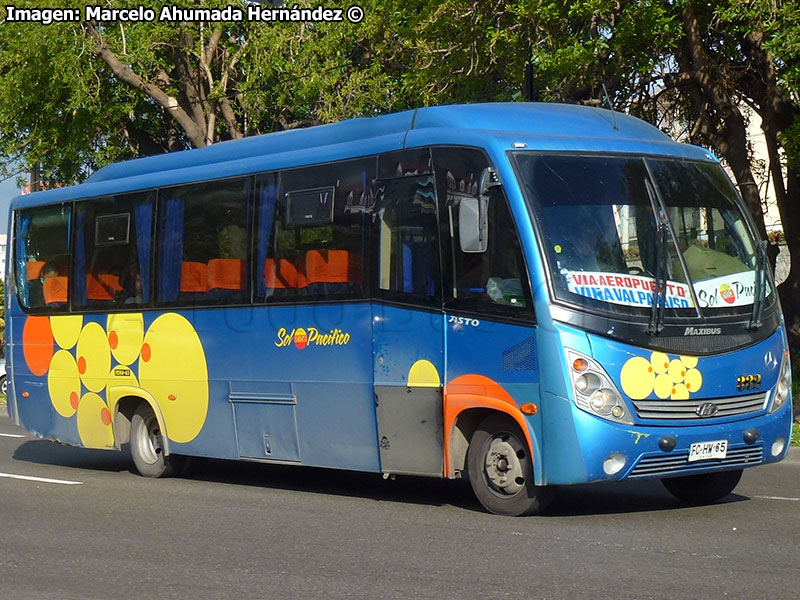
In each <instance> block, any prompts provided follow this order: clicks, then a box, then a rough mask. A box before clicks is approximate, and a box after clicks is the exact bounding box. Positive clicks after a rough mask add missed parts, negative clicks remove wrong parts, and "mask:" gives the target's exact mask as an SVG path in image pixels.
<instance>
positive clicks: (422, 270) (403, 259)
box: [373, 175, 441, 307]
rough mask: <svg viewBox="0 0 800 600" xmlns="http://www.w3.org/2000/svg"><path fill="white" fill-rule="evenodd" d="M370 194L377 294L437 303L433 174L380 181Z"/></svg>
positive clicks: (438, 268) (382, 296)
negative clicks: (372, 194) (371, 197)
mask: <svg viewBox="0 0 800 600" xmlns="http://www.w3.org/2000/svg"><path fill="white" fill-rule="evenodd" d="M374 193H375V199H376V200H375V207H374V213H375V219H374V225H373V231H374V238H375V239H376V244H375V251H374V252H375V255H376V262H377V271H378V272H377V281H378V286H377V290H376V292H377V294H376V295H377V296H378V297H380V298H384V299H387V300H396V301H399V302H403V303H409V304H421V305H425V306H436V307H441V272H440V260H439V235H438V233H439V232H438V220H437V217H436V210H437V208H436V191H435V187H434V182H433V177H432V176H431V175H425V176H422V177H404V178H401V179H390V180H384V181H378V182H376V184H375V190H374Z"/></svg>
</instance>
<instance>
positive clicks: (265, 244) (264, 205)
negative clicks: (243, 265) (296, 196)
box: [256, 175, 278, 298]
mask: <svg viewBox="0 0 800 600" xmlns="http://www.w3.org/2000/svg"><path fill="white" fill-rule="evenodd" d="M265 179H266V181H264V182H263V183H262V187H261V195H260V197H259V200H258V252H257V253H256V280H257V281H258V288H257V290H258V296H259V297H260V298H264V297H266V296H267V292H268V290H267V282H266V276H265V274H264V265H265V263H266V262H267V253H268V250H269V243H270V241H271V238H272V219H273V215H274V214H275V201H276V199H277V196H278V186H277V185H276V179H277V177H275V176H274V175H268V176H267V177H265Z"/></svg>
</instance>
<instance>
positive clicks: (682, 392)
mask: <svg viewBox="0 0 800 600" xmlns="http://www.w3.org/2000/svg"><path fill="white" fill-rule="evenodd" d="M671 398H672V399H673V400H688V399H689V390H687V389H686V386H685V385H684V384H682V383H676V384H675V387H673V388H672V395H671Z"/></svg>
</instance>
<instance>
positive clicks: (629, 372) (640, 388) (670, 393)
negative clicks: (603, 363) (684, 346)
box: [620, 352, 703, 400]
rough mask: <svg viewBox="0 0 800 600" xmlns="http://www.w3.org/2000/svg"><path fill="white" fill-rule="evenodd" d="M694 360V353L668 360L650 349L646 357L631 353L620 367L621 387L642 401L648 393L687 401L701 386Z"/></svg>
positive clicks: (701, 378) (701, 381) (664, 355)
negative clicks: (629, 357)
mask: <svg viewBox="0 0 800 600" xmlns="http://www.w3.org/2000/svg"><path fill="white" fill-rule="evenodd" d="M697 362H698V360H697V357H696V356H680V357H678V358H673V359H670V357H669V356H668V355H666V354H664V353H663V352H653V353H652V354H651V355H650V360H647V359H646V358H644V357H642V356H635V357H634V358H631V359H629V360H628V361H627V362H626V363H625V364H624V365H623V366H622V372H621V373H620V382H621V383H622V390H623V391H624V392H625V393H626V394H627V395H628V396H630V398H631V399H633V400H644V399H645V398H647V397H648V396H649V395H650V394H652V393H655V395H656V396H657V397H658V398H661V399H666V398H671V399H672V400H688V399H689V397H690V395H691V394H693V393H696V392H698V391H699V390H700V387H701V386H702V385H703V376H702V374H701V373H700V370H699V369H697V368H696V367H697Z"/></svg>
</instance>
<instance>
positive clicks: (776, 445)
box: [771, 437, 786, 457]
mask: <svg viewBox="0 0 800 600" xmlns="http://www.w3.org/2000/svg"><path fill="white" fill-rule="evenodd" d="M785 448H786V440H785V439H783V438H782V437H779V438H778V439H777V440H775V441H774V442H773V444H772V450H771V452H772V456H774V457H775V456H780V455H781V454H782V453H783V451H784V449H785Z"/></svg>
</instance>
